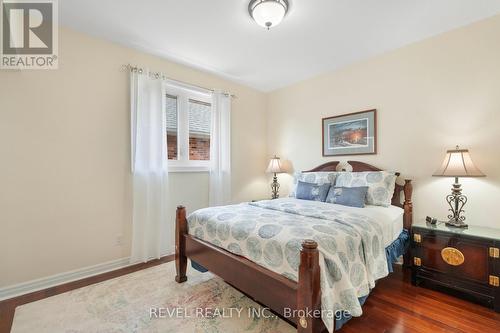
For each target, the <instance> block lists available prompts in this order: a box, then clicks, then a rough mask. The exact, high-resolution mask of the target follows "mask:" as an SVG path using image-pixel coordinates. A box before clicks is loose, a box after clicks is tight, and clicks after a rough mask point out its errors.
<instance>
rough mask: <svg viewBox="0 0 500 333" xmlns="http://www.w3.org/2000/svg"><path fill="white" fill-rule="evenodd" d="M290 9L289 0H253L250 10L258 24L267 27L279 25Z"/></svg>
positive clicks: (249, 5)
mask: <svg viewBox="0 0 500 333" xmlns="http://www.w3.org/2000/svg"><path fill="white" fill-rule="evenodd" d="M287 11H288V0H252V1H250V3H249V4H248V12H249V13H250V16H251V17H252V18H253V19H254V20H255V22H257V24H258V25H260V26H262V27H264V28H267V30H269V28H271V27H274V26H277V25H278V24H280V22H281V21H282V20H283V17H285V15H286V13H287Z"/></svg>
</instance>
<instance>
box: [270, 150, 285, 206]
mask: <svg viewBox="0 0 500 333" xmlns="http://www.w3.org/2000/svg"><path fill="white" fill-rule="evenodd" d="M266 172H268V173H272V174H273V182H272V183H271V191H272V196H271V197H272V198H273V199H277V198H278V197H279V188H280V184H279V183H278V177H277V176H276V174H278V173H282V172H284V171H283V168H282V167H281V162H280V158H279V157H278V156H276V155H274V157H273V158H271V160H270V161H269V165H268V167H267V170H266Z"/></svg>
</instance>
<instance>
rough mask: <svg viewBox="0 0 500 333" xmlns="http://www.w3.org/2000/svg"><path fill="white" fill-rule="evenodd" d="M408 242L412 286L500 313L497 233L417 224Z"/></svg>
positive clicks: (498, 238) (498, 232)
mask: <svg viewBox="0 0 500 333" xmlns="http://www.w3.org/2000/svg"><path fill="white" fill-rule="evenodd" d="M411 240H412V242H411V244H412V247H411V255H412V257H413V259H412V260H413V266H412V283H413V284H414V285H419V284H421V283H423V284H430V285H434V286H437V287H441V289H445V290H453V291H457V292H458V294H459V295H463V296H465V297H467V298H468V299H471V300H473V301H476V302H478V303H483V304H485V305H487V306H490V307H492V308H493V309H494V310H495V311H496V312H500V286H499V285H500V283H499V277H500V258H499V256H500V255H499V248H500V229H494V228H487V227H476V226H471V225H469V228H467V229H461V228H453V227H447V226H446V225H445V224H444V223H440V222H438V224H436V225H432V224H429V223H426V222H419V223H414V224H413V226H412V237H411ZM442 287H444V288H442ZM454 294H456V293H454Z"/></svg>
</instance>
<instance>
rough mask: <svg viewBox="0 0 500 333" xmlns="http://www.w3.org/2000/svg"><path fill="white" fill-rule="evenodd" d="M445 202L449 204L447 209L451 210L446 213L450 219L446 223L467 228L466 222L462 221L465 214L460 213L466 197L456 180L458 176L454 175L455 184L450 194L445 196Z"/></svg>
mask: <svg viewBox="0 0 500 333" xmlns="http://www.w3.org/2000/svg"><path fill="white" fill-rule="evenodd" d="M446 202H448V205H450V209H449V211H450V212H451V214H450V215H448V218H449V219H450V220H449V221H448V222H446V225H447V226H451V227H457V228H467V224H466V223H465V222H464V221H465V216H464V215H462V213H463V212H464V206H465V204H466V203H467V197H466V196H465V195H463V194H462V188H461V185H460V183H459V182H458V177H455V184H453V188H452V189H451V194H448V195H447V196H446Z"/></svg>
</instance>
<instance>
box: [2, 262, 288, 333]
mask: <svg viewBox="0 0 500 333" xmlns="http://www.w3.org/2000/svg"><path fill="white" fill-rule="evenodd" d="M174 276H175V265H174V263H173V262H170V263H167V264H162V265H159V266H156V267H153V268H148V269H145V270H142V271H138V272H135V273H132V274H128V275H124V276H121V277H118V278H115V279H112V280H108V281H104V282H101V283H98V284H94V285H90V286H87V287H84V288H80V289H75V290H73V291H70V292H67V293H64V294H60V295H57V296H53V297H49V298H46V299H43V300H40V301H37V302H33V303H29V304H25V305H22V306H20V307H18V308H16V312H15V316H14V323H13V325H12V331H11V332H12V333H25V332H29V333H34V332H37V333H45V332H47V333H58V332H64V333H92V332H96V333H97V332H98V333H106V332H122V333H123V332H158V333H170V332H172V333H177V332H200V333H201V332H209V333H225V332H231V333H235V332H252V333H254V332H255V333H274V332H280V333H288V332H290V333H291V332H295V331H296V330H295V329H294V328H293V327H292V326H291V325H289V324H288V323H286V322H285V321H283V320H282V319H279V318H277V317H276V316H274V315H272V314H271V313H270V312H269V311H267V310H266V309H265V308H262V307H261V306H260V305H258V304H257V303H255V302H254V301H252V300H250V299H249V298H248V297H246V296H244V295H243V294H242V293H240V292H239V291H237V290H236V289H234V288H232V287H231V286H229V285H228V284H226V283H225V282H224V281H222V280H221V279H220V278H218V277H216V276H214V275H212V274H211V273H199V272H197V271H195V270H193V269H191V268H190V269H188V280H187V281H186V282H184V283H182V284H178V283H176V282H175V281H174Z"/></svg>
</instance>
